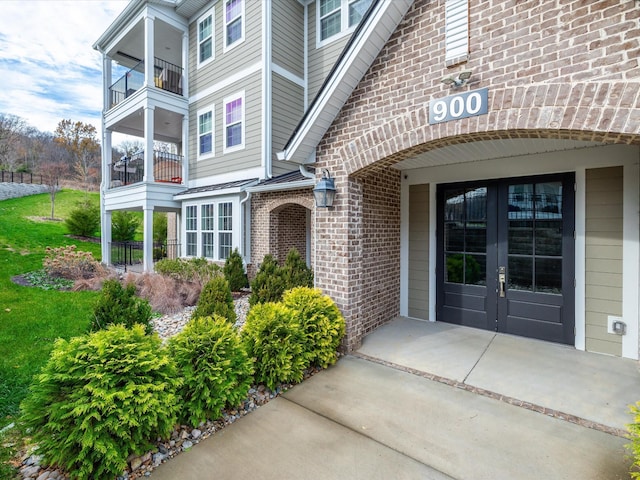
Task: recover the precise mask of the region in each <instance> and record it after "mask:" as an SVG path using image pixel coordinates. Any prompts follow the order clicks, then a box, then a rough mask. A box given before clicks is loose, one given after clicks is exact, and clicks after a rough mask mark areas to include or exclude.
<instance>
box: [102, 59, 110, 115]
mask: <svg viewBox="0 0 640 480" xmlns="http://www.w3.org/2000/svg"><path fill="white" fill-rule="evenodd" d="M111 68H112V66H111V59H110V58H109V57H107V56H106V55H105V54H103V55H102V95H103V107H102V111H103V112H106V111H107V110H109V109H110V108H111Z"/></svg>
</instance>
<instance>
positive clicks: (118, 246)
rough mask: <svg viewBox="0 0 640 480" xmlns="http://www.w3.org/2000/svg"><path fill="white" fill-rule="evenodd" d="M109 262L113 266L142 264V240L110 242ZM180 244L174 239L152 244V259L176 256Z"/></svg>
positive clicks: (155, 260)
mask: <svg viewBox="0 0 640 480" xmlns="http://www.w3.org/2000/svg"><path fill="white" fill-rule="evenodd" d="M109 248H110V250H111V264H112V265H115V266H124V267H126V266H129V265H142V262H143V261H144V242H133V241H131V242H111V244H110V245H109ZM179 256H180V244H179V243H178V242H176V241H169V242H164V243H154V244H153V261H154V262H157V261H158V260H162V259H163V258H178V257H179Z"/></svg>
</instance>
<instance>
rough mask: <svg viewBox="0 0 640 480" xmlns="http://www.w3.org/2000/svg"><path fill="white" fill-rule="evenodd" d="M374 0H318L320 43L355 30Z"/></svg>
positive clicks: (317, 13)
mask: <svg viewBox="0 0 640 480" xmlns="http://www.w3.org/2000/svg"><path fill="white" fill-rule="evenodd" d="M371 1H372V0H318V2H317V12H316V15H317V18H318V21H317V30H318V43H319V44H322V43H323V42H325V41H327V40H329V39H331V38H333V37H336V38H338V35H339V34H340V33H347V32H349V31H351V30H353V29H354V28H355V27H356V25H358V23H360V20H362V17H363V16H364V14H365V12H366V11H367V9H368V8H369V6H370V5H371Z"/></svg>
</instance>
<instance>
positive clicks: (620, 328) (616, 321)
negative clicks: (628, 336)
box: [607, 315, 627, 335]
mask: <svg viewBox="0 0 640 480" xmlns="http://www.w3.org/2000/svg"><path fill="white" fill-rule="evenodd" d="M626 331H627V324H626V323H624V322H623V321H622V317H616V316H614V315H609V316H608V317H607V333H611V334H612V335H624V334H625V333H626Z"/></svg>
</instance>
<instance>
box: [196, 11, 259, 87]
mask: <svg viewBox="0 0 640 480" xmlns="http://www.w3.org/2000/svg"><path fill="white" fill-rule="evenodd" d="M213 8H214V10H215V22H214V39H215V42H214V43H215V45H214V57H215V58H214V59H213V60H212V61H211V62H209V63H207V64H206V65H204V66H202V67H200V68H198V62H197V59H198V19H195V21H194V22H192V23H191V25H189V72H190V75H189V95H190V96H193V95H196V94H197V93H198V92H200V91H202V90H204V89H206V88H207V87H210V86H211V85H214V84H216V83H218V82H220V81H222V80H223V79H225V78H226V77H229V76H230V75H232V74H234V73H237V72H238V71H241V70H244V69H245V68H247V67H249V66H250V65H253V64H255V63H257V62H259V61H260V60H261V58H262V39H261V35H262V2H261V0H245V8H244V11H245V18H244V21H245V30H244V42H242V43H241V44H239V45H237V46H235V47H234V48H232V49H231V50H229V51H227V52H224V53H223V49H224V40H223V35H224V2H217V3H216V4H215V6H214V7H213ZM207 11H208V10H207ZM204 13H205V12H203V14H204ZM198 18H200V17H198ZM239 59H241V61H239Z"/></svg>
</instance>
